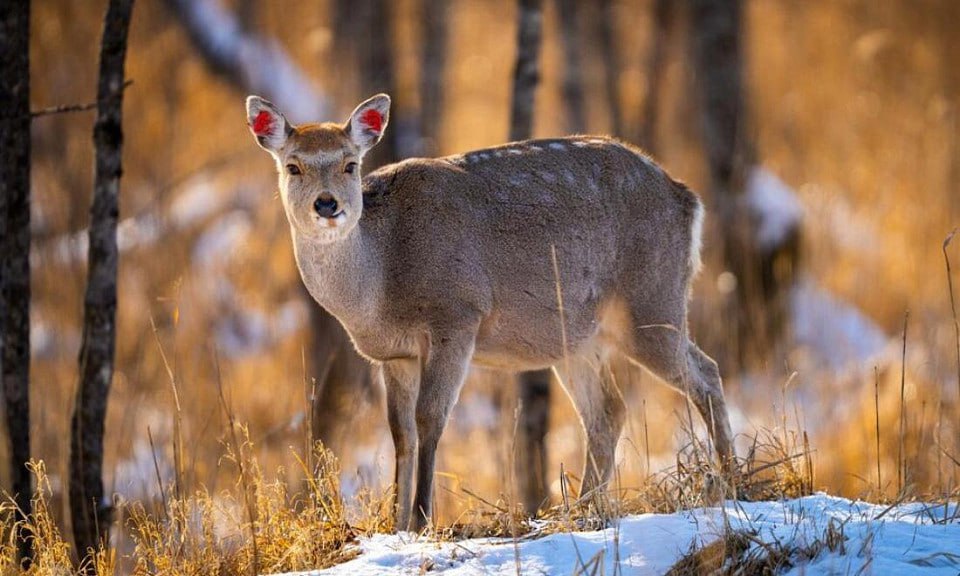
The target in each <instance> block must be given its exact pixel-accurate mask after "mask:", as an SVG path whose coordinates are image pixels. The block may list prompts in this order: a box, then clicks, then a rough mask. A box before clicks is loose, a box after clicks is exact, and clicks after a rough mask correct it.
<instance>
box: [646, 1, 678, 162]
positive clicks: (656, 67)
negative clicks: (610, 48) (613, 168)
mask: <svg viewBox="0 0 960 576" xmlns="http://www.w3.org/2000/svg"><path fill="white" fill-rule="evenodd" d="M674 10H675V7H674V4H673V2H671V0H654V6H653V23H652V26H651V30H650V32H651V34H650V37H651V41H650V48H649V50H650V53H649V57H648V59H647V97H646V99H645V100H644V103H643V116H642V117H641V118H640V130H639V134H638V136H637V141H638V142H639V143H640V144H641V145H642V146H644V147H645V148H646V149H647V151H648V152H650V153H651V154H654V155H655V154H656V153H657V141H656V138H657V122H658V120H659V110H660V91H661V89H662V88H663V74H664V71H665V70H664V67H665V64H666V56H667V43H668V37H669V34H670V30H671V27H672V25H673V20H674Z"/></svg>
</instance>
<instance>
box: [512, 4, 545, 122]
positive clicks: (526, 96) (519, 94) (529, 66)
mask: <svg viewBox="0 0 960 576" xmlns="http://www.w3.org/2000/svg"><path fill="white" fill-rule="evenodd" d="M542 35H543V0H519V3H518V8H517V61H516V65H515V66H514V69H513V98H512V100H511V102H510V140H526V139H528V138H530V135H531V134H532V133H533V105H534V92H535V90H536V88H537V84H538V83H539V82H540V38H541V36H542Z"/></svg>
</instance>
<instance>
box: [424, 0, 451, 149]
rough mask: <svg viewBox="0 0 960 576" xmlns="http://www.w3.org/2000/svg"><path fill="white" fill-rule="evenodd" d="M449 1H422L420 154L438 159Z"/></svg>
mask: <svg viewBox="0 0 960 576" xmlns="http://www.w3.org/2000/svg"><path fill="white" fill-rule="evenodd" d="M449 4H450V3H449V2H448V1H447V0H421V3H420V6H421V10H422V14H421V18H420V21H421V22H423V46H422V53H421V59H420V61H421V63H422V68H421V70H420V153H421V154H423V155H424V156H436V155H437V154H438V152H439V149H440V145H439V129H440V125H441V121H442V119H443V104H444V101H443V75H444V71H445V70H446V55H447V10H448V8H447V7H448V6H449Z"/></svg>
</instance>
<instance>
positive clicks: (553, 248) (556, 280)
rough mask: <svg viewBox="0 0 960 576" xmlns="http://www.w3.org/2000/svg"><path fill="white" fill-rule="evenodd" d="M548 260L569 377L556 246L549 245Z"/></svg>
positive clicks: (564, 361) (564, 319)
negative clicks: (555, 292)
mask: <svg viewBox="0 0 960 576" xmlns="http://www.w3.org/2000/svg"><path fill="white" fill-rule="evenodd" d="M550 260H551V262H552V263H553V278H554V284H555V285H556V287H557V309H558V311H559V313H560V344H561V346H562V347H563V350H561V352H562V353H563V363H564V370H565V372H566V375H567V378H569V377H570V358H569V357H568V356H567V321H566V318H565V317H564V311H563V289H562V286H561V285H560V265H559V264H558V262H557V247H556V246H554V245H553V244H551V245H550Z"/></svg>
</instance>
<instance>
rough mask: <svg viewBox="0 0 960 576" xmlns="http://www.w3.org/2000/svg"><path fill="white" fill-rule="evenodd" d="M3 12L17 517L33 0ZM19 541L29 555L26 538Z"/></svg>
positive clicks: (1, 78) (2, 247)
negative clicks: (31, 14) (31, 10)
mask: <svg viewBox="0 0 960 576" xmlns="http://www.w3.org/2000/svg"><path fill="white" fill-rule="evenodd" d="M4 4H5V8H4V10H3V13H2V16H0V257H2V263H0V265H2V268H0V351H2V354H0V373H2V376H3V396H4V401H5V406H6V416H7V427H8V429H9V432H10V475H11V479H12V484H13V485H12V493H13V495H14V501H15V502H16V504H17V507H18V510H17V520H18V521H22V520H24V514H29V513H30V511H31V502H30V501H31V498H32V497H33V481H32V478H31V476H30V472H29V471H28V470H27V467H26V464H27V462H28V461H29V460H30V2H28V1H18V2H5V3H4ZM19 536H20V537H18V538H17V548H18V550H19V552H20V556H21V558H22V559H24V560H26V561H27V562H29V559H30V557H31V554H32V548H31V546H30V543H29V542H28V541H27V540H26V539H25V538H23V537H22V535H19Z"/></svg>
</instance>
